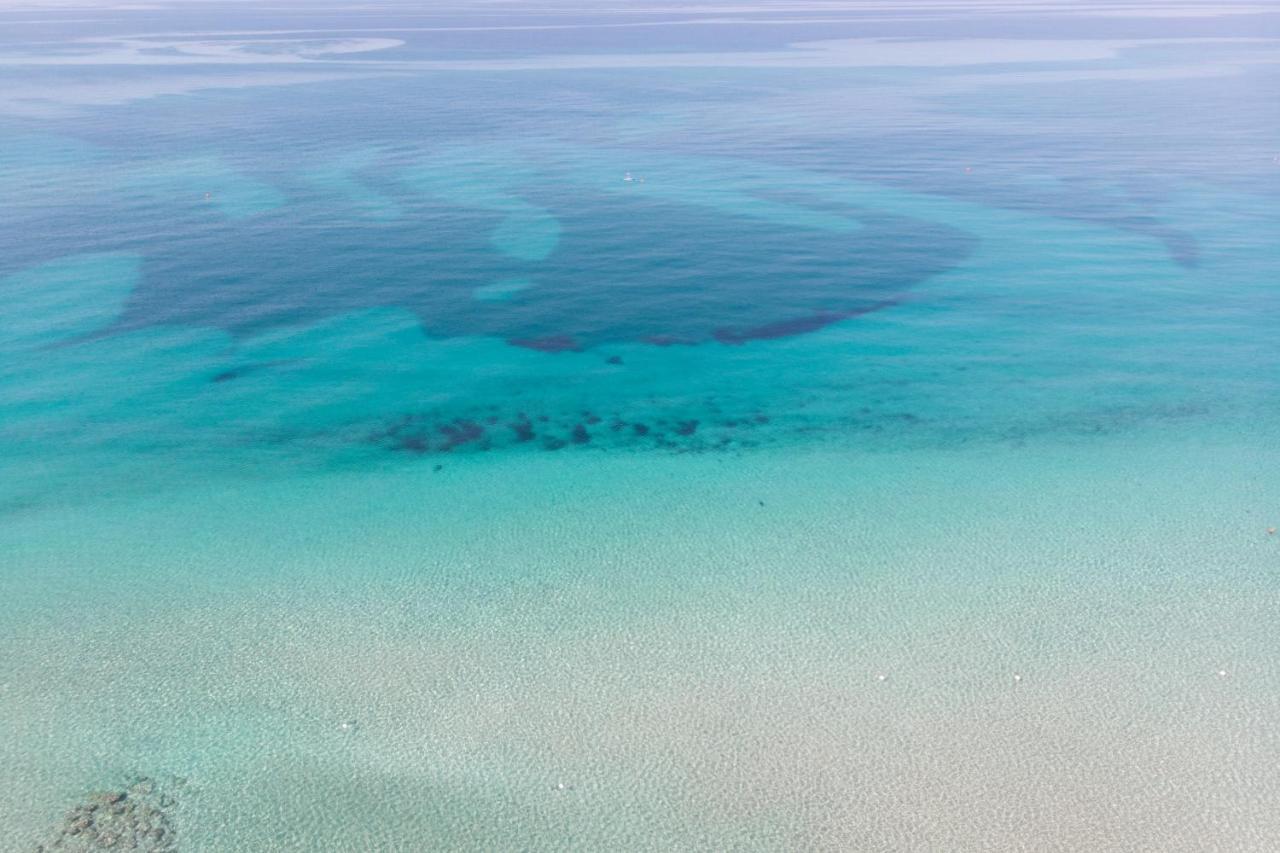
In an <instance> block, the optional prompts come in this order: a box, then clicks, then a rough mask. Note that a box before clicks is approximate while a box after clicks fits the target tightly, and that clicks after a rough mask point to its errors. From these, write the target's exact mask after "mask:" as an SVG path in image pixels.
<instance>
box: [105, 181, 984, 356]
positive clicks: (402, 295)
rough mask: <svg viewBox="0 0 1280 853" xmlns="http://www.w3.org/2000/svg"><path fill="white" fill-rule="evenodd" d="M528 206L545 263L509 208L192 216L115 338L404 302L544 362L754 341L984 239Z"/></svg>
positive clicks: (911, 224)
mask: <svg viewBox="0 0 1280 853" xmlns="http://www.w3.org/2000/svg"><path fill="white" fill-rule="evenodd" d="M526 197H527V198H528V199H529V201H530V203H532V204H535V205H537V206H538V207H540V208H542V209H545V210H548V211H550V213H551V214H552V215H553V216H555V217H556V218H557V219H558V220H559V222H560V224H561V226H562V233H561V237H560V240H559V242H558V245H557V247H556V249H555V251H554V252H552V253H551V254H550V256H549V257H547V258H546V259H545V260H527V259H526V260H522V259H519V258H513V257H509V256H506V255H503V254H502V253H500V252H499V251H496V250H495V249H494V248H493V247H492V245H491V244H490V235H491V234H492V232H493V231H494V229H495V228H497V227H498V226H499V225H500V224H501V222H502V220H503V219H504V218H505V217H504V214H502V213H500V212H490V211H478V210H471V209H460V208H456V207H452V206H446V205H442V204H438V203H433V202H424V201H422V200H420V199H419V200H415V199H409V200H408V201H407V202H405V208H406V215H405V216H403V217H402V218H401V219H399V220H397V221H392V222H376V223H371V222H368V221H363V222H354V221H353V220H351V219H350V218H347V217H341V216H336V215H335V213H334V211H333V210H332V209H319V208H318V207H316V206H311V205H305V204H292V205H289V206H287V207H285V208H281V209H279V210H277V211H274V212H272V213H269V214H265V215H260V216H255V217H251V218H248V219H245V220H241V221H235V222H226V221H222V220H218V221H217V222H212V221H204V222H200V223H193V222H190V221H189V220H188V222H187V223H185V224H186V227H185V228H183V229H181V233H178V234H175V235H174V239H171V240H165V241H163V242H159V243H157V244H155V245H153V247H152V249H151V251H150V252H149V253H148V255H147V259H146V262H145V265H144V270H143V281H142V283H141V284H140V285H139V286H138V288H137V289H136V290H135V291H134V293H133V294H132V296H131V299H130V300H129V302H128V304H127V306H126V308H125V310H124V312H123V314H122V316H121V317H120V320H119V322H118V323H117V326H116V328H117V330H125V329H136V328H143V327H147V326H152V325H161V324H164V325H174V324H176V325H195V326H204V327H216V328H221V329H224V330H226V331H228V332H230V333H232V334H235V335H239V336H245V335H252V334H255V333H258V332H262V331H265V330H268V329H272V328H278V327H287V326H300V325H307V324H310V323H314V322H317V321H319V320H322V319H324V318H326V317H328V316H332V315H338V314H344V313H349V312H354V311H359V310H362V309H366V308H371V307H398V308H403V309H406V310H408V311H410V312H412V313H413V314H415V315H416V316H417V317H418V318H419V320H420V322H421V324H422V327H423V329H424V330H425V331H426V332H427V333H428V334H430V335H432V336H437V337H455V336H475V335H485V336H495V337H500V338H503V339H506V340H508V341H510V342H512V343H513V344H516V345H519V346H524V347H529V348H533V349H538V350H543V351H548V352H556V351H563V350H583V349H589V348H591V347H596V346H599V345H602V344H606V343H609V342H624V341H633V342H645V343H652V344H697V343H703V342H707V341H720V342H722V343H742V342H745V341H748V340H753V339H759V338H773V337H781V336H784V335H792V334H802V333H805V332H810V331H814V330H816V329H819V328H822V327H823V326H825V325H827V324H829V323H831V322H834V321H836V320H838V319H841V318H844V317H849V316H854V315H857V314H860V313H865V312H867V311H871V310H876V309H878V308H882V307H885V306H888V305H892V304H894V303H895V302H896V301H898V300H900V299H901V298H903V297H904V296H905V295H906V294H907V293H909V292H910V291H911V290H912V288H914V287H916V286H917V285H918V284H920V283H921V282H922V281H924V280H926V279H927V278H929V277H930V276H933V275H936V274H938V273H940V272H943V271H945V270H947V269H950V268H952V267H954V266H955V265H956V264H958V263H960V262H962V261H963V260H964V259H965V257H966V256H967V255H968V254H969V253H970V251H971V250H972V248H973V245H974V238H973V237H972V236H970V235H968V234H965V233H963V232H961V231H958V230H956V229H954V228H950V227H947V226H943V225H939V224H936V223H930V222H923V221H919V220H913V219H907V218H901V217H894V216H887V215H878V214H877V215H864V216H863V218H862V219H861V221H862V223H863V227H861V228H859V229H855V230H851V231H847V232H836V231H829V230H821V229H817V228H808V227H796V226H791V225H786V224H781V223H778V222H772V221H765V220H762V219H758V218H751V217H747V216H738V215H733V214H728V213H725V212H723V211H719V210H713V209H711V208H708V207H703V206H698V205H695V204H680V203H674V202H670V201H665V200H655V199H649V198H642V197H637V196H617V195H611V194H602V193H597V192H593V191H590V190H585V189H583V188H581V187H576V188H571V189H561V190H559V191H558V192H550V193H549V192H545V191H542V192H535V193H531V194H528V195H527V196H526ZM510 278H523V279H528V280H529V281H530V282H531V283H532V284H531V286H529V287H527V288H525V289H523V290H521V291H519V292H517V293H514V294H512V295H511V298H509V299H505V300H501V301H483V300H477V299H475V298H474V291H475V289H476V288H478V287H483V286H486V285H490V284H492V283H493V282H494V281H500V280H503V279H510Z"/></svg>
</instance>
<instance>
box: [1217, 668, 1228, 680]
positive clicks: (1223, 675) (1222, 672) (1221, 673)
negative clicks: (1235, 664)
mask: <svg viewBox="0 0 1280 853" xmlns="http://www.w3.org/2000/svg"><path fill="white" fill-rule="evenodd" d="M1218 677H1219V678H1226V677H1227V671H1226V670H1225V669H1220V670H1218Z"/></svg>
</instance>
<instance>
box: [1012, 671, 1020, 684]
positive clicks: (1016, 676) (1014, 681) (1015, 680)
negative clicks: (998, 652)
mask: <svg viewBox="0 0 1280 853" xmlns="http://www.w3.org/2000/svg"><path fill="white" fill-rule="evenodd" d="M1021 680H1022V673H1020V672H1015V673H1014V674H1013V683H1014V684H1017V683H1018V682H1019V681H1021Z"/></svg>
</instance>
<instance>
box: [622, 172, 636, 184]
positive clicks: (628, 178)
mask: <svg viewBox="0 0 1280 853" xmlns="http://www.w3.org/2000/svg"><path fill="white" fill-rule="evenodd" d="M622 180H624V181H626V182H627V183H631V182H632V181H634V180H635V178H633V177H631V173H630V172H627V173H626V174H625V175H623V176H622Z"/></svg>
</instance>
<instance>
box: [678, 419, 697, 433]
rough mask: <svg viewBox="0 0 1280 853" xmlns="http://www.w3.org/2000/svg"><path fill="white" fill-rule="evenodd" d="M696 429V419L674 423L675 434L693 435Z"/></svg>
mask: <svg viewBox="0 0 1280 853" xmlns="http://www.w3.org/2000/svg"><path fill="white" fill-rule="evenodd" d="M697 431H698V422H697V421H696V420H689V421H679V422H677V423H676V428H675V432H676V435H693V434H694V433H695V432H697Z"/></svg>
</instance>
